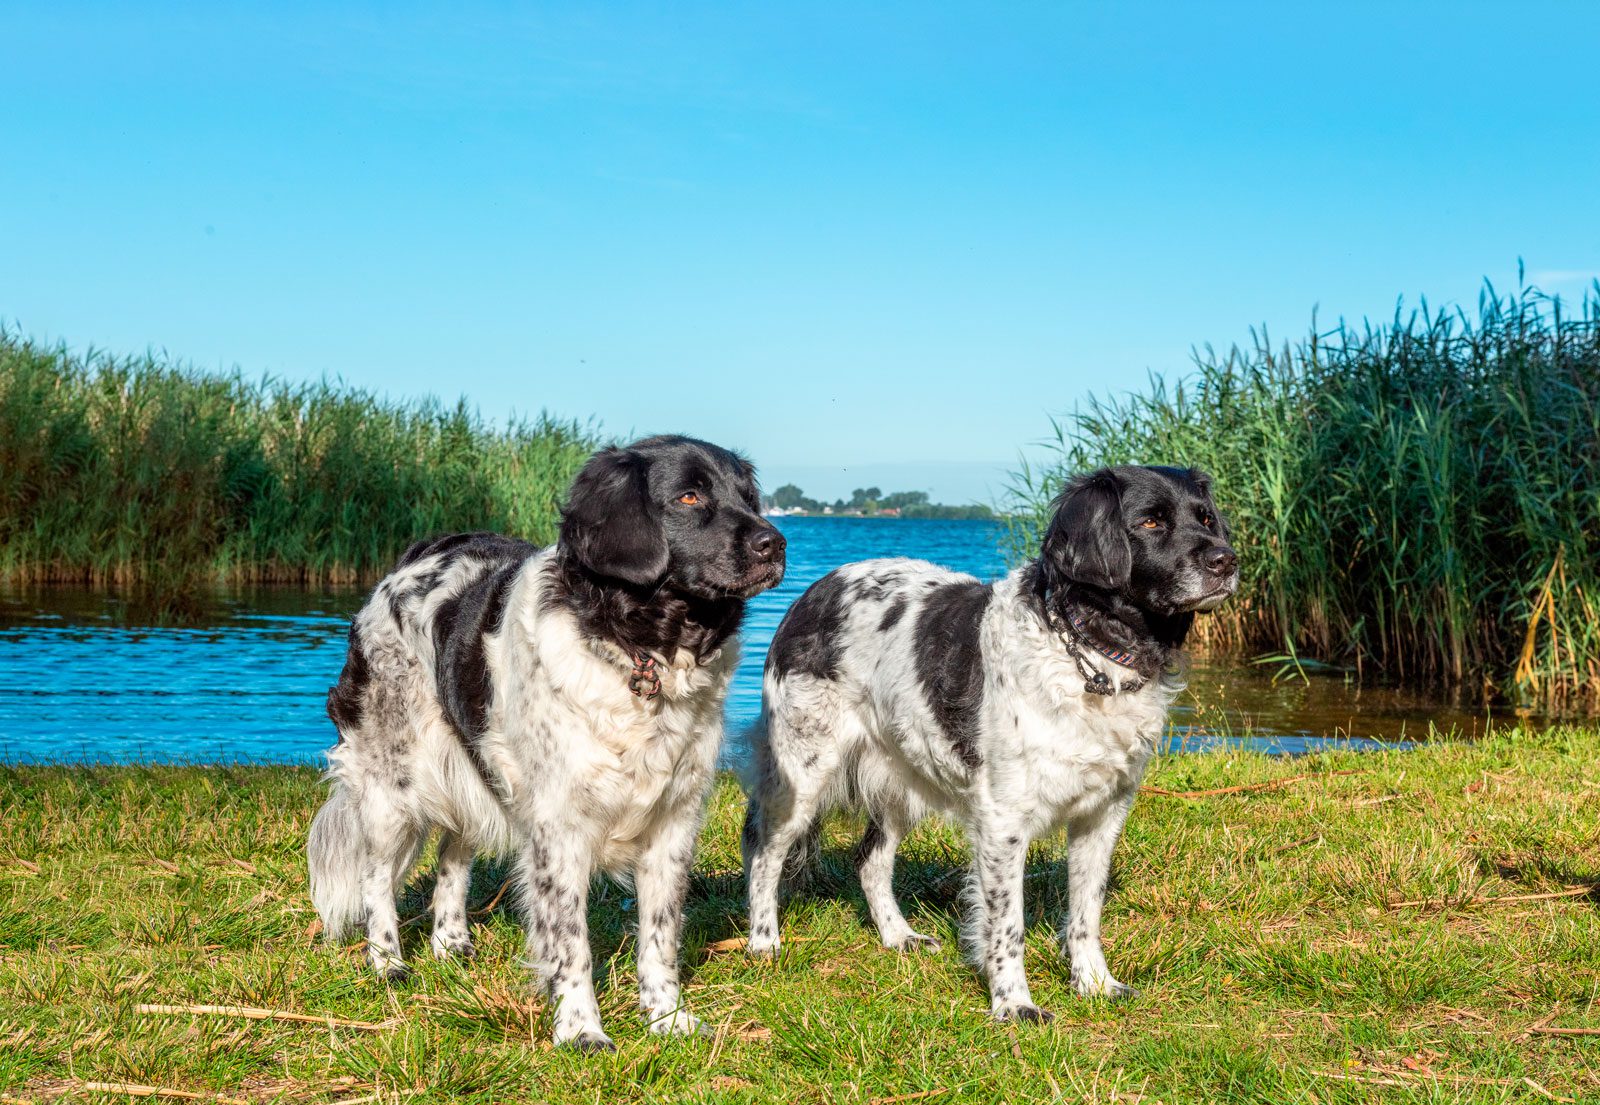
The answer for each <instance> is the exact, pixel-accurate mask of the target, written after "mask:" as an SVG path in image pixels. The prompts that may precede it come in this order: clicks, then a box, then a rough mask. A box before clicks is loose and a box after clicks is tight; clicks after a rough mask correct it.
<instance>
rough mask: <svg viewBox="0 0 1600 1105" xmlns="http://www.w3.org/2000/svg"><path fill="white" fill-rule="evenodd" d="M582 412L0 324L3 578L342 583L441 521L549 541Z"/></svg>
mask: <svg viewBox="0 0 1600 1105" xmlns="http://www.w3.org/2000/svg"><path fill="white" fill-rule="evenodd" d="M596 439H597V434H596V432H595V430H594V428H593V427H592V426H587V425H583V424H579V423H577V422H572V421H563V420H560V419H556V418H553V417H551V416H549V415H546V414H540V415H539V416H538V417H537V418H533V419H531V420H525V421H519V422H513V423H512V424H511V425H509V426H506V427H504V428H497V427H494V426H491V425H489V424H488V423H486V422H485V421H483V420H482V419H481V418H480V417H479V416H478V415H477V414H476V413H475V412H474V411H472V410H471V409H470V408H468V407H467V406H466V405H465V403H458V404H456V405H455V406H446V405H441V404H440V403H438V402H436V401H433V400H427V401H423V402H416V403H396V402H389V401H386V400H383V399H380V398H378V397H376V396H374V395H372V394H371V393H369V392H365V391H360V390H356V389H350V388H344V387H339V386H336V385H333V384H330V383H327V382H325V381H324V382H321V383H314V384H289V383H285V382H281V381H271V380H261V381H255V380H249V379H246V378H245V377H243V376H242V375H240V374H239V373H237V372H236V373H232V374H228V375H220V376H219V375H204V374H198V373H194V372H191V371H187V370H185V369H182V368H179V367H174V366H172V365H170V364H167V363H164V362H162V361H160V360H158V359H156V358H154V357H150V356H146V357H142V358H116V357H112V356H108V355H106V354H104V353H98V352H94V351H90V352H88V353H85V354H83V355H81V356H74V355H71V354H70V353H68V352H67V350H66V349H65V348H55V347H43V346H40V345H38V344H35V343H32V342H30V341H28V340H25V339H24V338H22V337H19V336H16V335H13V334H11V333H8V332H4V331H0V578H4V579H9V580H13V581H39V582H78V583H86V584H94V585H117V586H128V587H132V588H136V589H139V590H140V591H142V592H143V593H145V594H146V595H147V596H149V597H150V598H151V599H152V600H153V601H154V602H156V604H157V605H162V606H171V605H181V603H182V601H183V599H184V597H185V596H188V595H192V594H193V593H194V592H195V591H196V589H198V588H200V587H201V586H203V585H204V584H207V583H213V582H232V583H244V582H302V583H317V582H350V581H357V580H362V579H369V578H372V577H373V576H375V575H377V574H379V573H381V572H382V571H383V570H385V569H386V568H388V567H389V566H390V565H391V564H392V563H393V561H394V558H395V556H396V555H397V554H398V553H399V552H400V551H401V550H403V549H404V548H405V547H406V545H407V544H409V543H410V542H411V541H414V540H416V539H417V538H419V537H422V536H427V535H430V534H434V533H439V532H444V531H449V530H467V529H493V530H500V531H503V532H509V533H515V534H519V535H521V536H524V537H527V538H529V539H530V540H533V541H537V542H548V541H551V540H553V539H554V537H555V531H556V526H557V524H558V520H559V508H560V503H561V499H562V497H563V496H564V494H565V492H566V488H567V485H568V484H569V483H570V482H571V479H572V477H573V475H574V474H575V473H576V472H577V470H578V468H579V467H580V466H581V465H582V463H583V461H584V460H585V459H586V458H587V457H588V455H589V454H590V452H592V451H593V449H594V448H595V445H596Z"/></svg>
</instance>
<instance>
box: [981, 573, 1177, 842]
mask: <svg viewBox="0 0 1600 1105" xmlns="http://www.w3.org/2000/svg"><path fill="white" fill-rule="evenodd" d="M995 592H996V593H995V601H994V605H993V608H992V609H991V611H990V612H989V615H988V617H987V619H986V623H985V626H984V634H985V638H986V639H985V651H986V653H987V654H988V655H989V656H991V657H994V658H995V661H996V662H995V663H993V664H992V665H990V666H989V667H988V668H987V669H986V673H985V675H986V680H987V681H988V683H989V685H988V686H986V687H985V695H984V701H985V709H986V712H987V714H988V718H987V720H988V731H989V733H990V734H991V741H992V742H993V743H992V746H991V747H992V750H993V751H992V755H991V757H990V761H991V763H990V774H991V776H993V777H994V778H995V786H994V791H995V792H996V793H995V795H994V796H995V797H996V798H997V799H1001V798H1003V800H1005V801H1007V802H1014V803H1017V804H1019V808H1023V809H1026V811H1027V815H1028V819H1029V821H1030V822H1031V825H1032V828H1033V830H1034V832H1035V833H1047V832H1050V831H1053V830H1054V829H1056V828H1057V827H1059V826H1060V825H1062V824H1064V823H1065V822H1066V821H1068V820H1070V819H1072V818H1073V817H1076V816H1079V815H1080V814H1081V813H1083V812H1085V811H1087V810H1092V809H1096V808H1098V807H1100V806H1102V805H1104V804H1105V803H1106V802H1107V801H1108V800H1109V799H1110V798H1111V797H1112V796H1113V795H1116V794H1119V793H1122V792H1124V791H1126V790H1128V789H1129V788H1131V787H1133V786H1136V785H1137V784H1138V781H1139V779H1140V778H1141V777H1142V776H1143V774H1144V770H1145V767H1146V766H1147V764H1148V763H1149V761H1150V758H1151V756H1152V755H1154V753H1155V750H1156V746H1157V744H1158V742H1159V741H1160V739H1161V735H1162V732H1163V730H1164V728H1165V724H1166V715H1167V707H1168V705H1170V703H1171V700H1172V698H1173V695H1174V693H1175V692H1174V691H1173V690H1172V689H1171V688H1170V687H1168V686H1166V685H1164V684H1163V683H1162V682H1161V681H1159V680H1157V681H1152V682H1151V683H1148V684H1146V685H1144V686H1142V687H1140V688H1139V689H1138V690H1135V691H1132V692H1127V691H1123V690H1120V689H1119V691H1118V693H1116V694H1110V695H1099V694H1092V693H1090V692H1088V691H1086V690H1085V689H1084V682H1085V679H1084V676H1083V673H1082V671H1080V670H1079V668H1078V666H1077V664H1076V663H1075V662H1074V661H1073V660H1072V658H1071V656H1070V655H1068V654H1067V653H1066V652H1065V651H1064V650H1063V648H1062V646H1061V642H1060V640H1059V638H1056V637H1055V635H1054V634H1052V633H1051V632H1050V630H1049V629H1048V628H1046V627H1045V626H1043V625H1042V624H1041V623H1039V621H1038V620H1037V619H1035V618H1029V617H1026V616H1020V615H1019V612H1018V609H1017V607H1018V604H1019V603H1020V602H1021V601H1022V600H1021V598H1020V597H1019V595H1018V593H1017V580H1016V577H1015V576H1013V577H1012V578H1010V579H1006V580H1002V581H1001V582H1000V583H998V584H997V585H996V588H995ZM1090 662H1091V663H1092V665H1093V669H1097V670H1101V671H1104V672H1105V673H1106V674H1107V676H1109V677H1110V678H1111V680H1112V682H1113V683H1114V684H1116V685H1117V686H1118V687H1119V688H1120V687H1121V686H1122V684H1123V683H1124V681H1125V680H1126V679H1128V678H1130V677H1132V675H1133V673H1132V672H1131V671H1130V670H1129V669H1127V668H1122V667H1120V666H1118V665H1116V664H1113V663H1111V662H1110V661H1109V660H1105V659H1101V658H1099V657H1091V658H1090ZM1093 669H1092V670H1093ZM997 680H999V681H1003V682H1002V683H1001V684H1000V685H995V684H996V681H997Z"/></svg>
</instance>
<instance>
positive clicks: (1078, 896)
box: [1061, 787, 1138, 998]
mask: <svg viewBox="0 0 1600 1105" xmlns="http://www.w3.org/2000/svg"><path fill="white" fill-rule="evenodd" d="M1135 792H1136V790H1135V787H1129V788H1128V790H1127V791H1126V793H1123V794H1120V795H1117V796H1115V797H1114V798H1112V800H1111V801H1110V802H1108V803H1106V805H1104V806H1102V807H1101V808H1100V809H1098V810H1096V811H1095V812H1094V813H1092V814H1089V815H1087V816H1085V817H1082V818H1075V819H1074V820H1072V821H1070V822H1068V824H1067V920H1066V924H1065V925H1063V926H1062V930H1061V950H1062V951H1063V952H1065V953H1066V955H1067V958H1068V961H1069V962H1070V963H1071V964H1072V968H1071V978H1072V985H1073V987H1074V988H1075V989H1076V990H1077V991H1078V993H1079V994H1082V995H1083V996H1085V997H1108V998H1131V997H1135V996H1137V994H1138V991H1137V990H1135V989H1134V988H1133V987H1131V986H1125V985H1123V984H1122V983H1120V982H1118V981H1117V980H1116V979H1114V978H1112V977H1111V968H1110V967H1108V966H1106V955H1105V950H1104V948H1103V947H1102V946H1101V943H1100V911H1101V909H1102V908H1103V907H1104V905H1105V900H1106V882H1107V880H1108V879H1109V878H1110V875H1111V853H1112V851H1113V850H1114V849H1115V848H1116V846H1117V838H1118V837H1120V836H1121V835H1122V823H1123V822H1124V821H1126V820H1127V819H1128V810H1129V808H1130V807H1132V805H1133V797H1134V794H1135Z"/></svg>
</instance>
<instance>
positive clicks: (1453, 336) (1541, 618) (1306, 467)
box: [1008, 283, 1600, 707]
mask: <svg viewBox="0 0 1600 1105" xmlns="http://www.w3.org/2000/svg"><path fill="white" fill-rule="evenodd" d="M1251 339H1252V340H1251V343H1250V344H1249V345H1248V346H1246V347H1243V348H1240V347H1237V346H1236V347H1234V348H1232V349H1229V350H1228V351H1227V352H1226V353H1218V352H1217V351H1216V350H1214V349H1212V348H1210V347H1206V348H1205V349H1203V350H1201V351H1199V352H1197V354H1196V356H1195V360H1194V368H1193V371H1191V372H1189V373H1187V374H1186V375H1184V376H1183V377H1181V378H1179V379H1176V380H1172V381H1169V380H1166V379H1164V378H1162V377H1160V376H1154V377H1152V378H1151V381H1150V386H1149V388H1148V389H1147V390H1146V391H1145V392H1143V393H1140V394H1133V395H1127V396H1122V397H1115V398H1104V397H1096V398H1091V399H1089V400H1088V401H1086V402H1085V403H1084V404H1082V405H1081V406H1079V407H1078V408H1077V409H1076V410H1074V411H1073V412H1072V413H1071V414H1069V415H1066V416H1065V417H1062V418H1060V419H1056V420H1054V421H1053V427H1054V436H1053V439H1052V440H1051V441H1050V442H1049V443H1048V448H1047V460H1046V461H1045V463H1043V464H1035V465H1024V466H1022V467H1021V468H1020V470H1019V471H1017V472H1015V473H1014V474H1013V483H1012V490H1013V492H1014V498H1015V500H1016V506H1017V508H1018V509H1017V513H1016V514H1015V515H1014V517H1013V520H1012V523H1011V528H1010V532H1009V538H1008V539H1009V542H1010V546H1011V551H1012V553H1013V555H1015V556H1017V557H1021V556H1025V555H1030V554H1031V552H1032V550H1033V549H1035V548H1036V547H1037V540H1038V535H1039V533H1040V527H1041V525H1042V523H1043V521H1044V519H1045V518H1046V517H1047V514H1048V509H1049V504H1050V500H1051V498H1052V497H1053V496H1054V494H1055V493H1056V492H1057V491H1058V490H1059V488H1060V485H1061V482H1062V480H1063V479H1064V478H1065V477H1066V476H1067V475H1069V474H1071V473H1074V472H1081V471H1087V470H1090V469H1093V468H1096V467H1099V466H1100V465H1103V464H1121V463H1175V464H1185V465H1194V466H1197V467H1200V468H1204V469H1206V470H1207V471H1209V472H1210V473H1211V474H1212V475H1213V476H1214V477H1215V478H1216V488H1217V495H1218V498H1219V501H1220V503H1221V505H1222V507H1223V510H1224V512H1225V513H1226V514H1227V515H1228V516H1229V518H1230V520H1231V523H1232V526H1233V529H1234V535H1235V542H1236V544H1237V545H1238V547H1239V551H1240V556H1241V563H1242V571H1243V579H1242V586H1241V592H1240V595H1239V596H1238V598H1237V599H1236V600H1235V601H1234V602H1232V603H1230V604H1228V605H1227V606H1225V607H1223V608H1222V610H1221V611H1220V612H1219V613H1218V614H1217V615H1215V616H1213V617H1210V618H1206V619H1202V621H1201V632H1202V636H1203V639H1205V640H1206V641H1208V642H1209V643H1210V644H1211V645H1213V646H1215V647H1218V648H1221V649H1224V650H1233V651H1236V652H1238V651H1242V652H1252V651H1254V652H1262V651H1273V652H1279V653H1284V654H1287V655H1290V656H1298V657H1315V658H1319V659H1322V660H1326V661H1330V662H1334V663H1340V664H1347V665H1350V666H1352V667H1354V668H1355V669H1357V671H1358V672H1360V673H1364V674H1376V675H1381V676H1383V677H1387V678H1394V679H1398V680H1402V681H1408V682H1414V683H1418V684H1424V685H1432V686H1436V687H1441V688H1454V689H1456V690H1457V691H1459V692H1461V693H1463V694H1466V695H1469V696H1471V697H1475V698H1481V699H1484V700H1488V699H1497V698H1498V699H1511V700H1515V701H1520V702H1525V703H1535V702H1537V703H1539V704H1542V705H1546V706H1551V705H1560V704H1562V703H1564V702H1573V704H1576V702H1575V700H1578V699H1581V700H1584V701H1586V702H1587V704H1588V705H1589V706H1591V707H1593V706H1595V705H1600V283H1597V284H1596V285H1595V286H1594V288H1592V289H1591V290H1589V291H1588V292H1587V293H1586V294H1585V295H1584V297H1583V301H1582V304H1581V306H1580V308H1579V310H1578V312H1577V313H1576V314H1575V315H1574V314H1572V313H1571V312H1569V311H1565V310H1564V309H1563V306H1562V304H1561V303H1560V302H1559V301H1558V300H1556V299H1554V298H1551V297H1549V296H1546V295H1544V294H1542V293H1541V292H1539V291H1538V290H1537V289H1530V288H1524V289H1522V290H1520V291H1519V292H1518V293H1517V294H1515V295H1511V296H1501V295H1499V294H1497V293H1496V292H1495V291H1494V289H1493V288H1492V287H1490V286H1488V285H1487V284H1486V285H1485V288H1484V291H1483V292H1482V294H1481V295H1480V296H1479V301H1478V307H1477V313H1476V315H1475V316H1472V315H1469V314H1468V313H1467V312H1464V311H1454V312H1447V311H1433V310H1430V309H1429V308H1428V306H1427V304H1426V303H1424V304H1422V306H1421V307H1419V308H1418V309H1416V310H1414V311H1410V312H1402V311H1401V310H1399V309H1397V310H1396V313H1395V316H1394V318H1393V319H1392V320H1390V321H1389V322H1388V323H1386V324H1383V325H1374V324H1370V323H1365V324H1363V325H1361V326H1360V327H1355V326H1349V325H1346V324H1344V323H1343V322H1341V323H1340V324H1339V325H1338V326H1337V327H1335V328H1334V329H1333V330H1331V331H1328V332H1319V331H1318V330H1317V329H1316V325H1315V321H1313V328H1312V331H1311V333H1310V335H1309V336H1308V337H1306V338H1304V339H1302V340H1301V341H1298V342H1294V343H1283V344H1276V345H1275V344H1274V343H1272V342H1271V341H1270V340H1268V338H1267V336H1266V334H1265V333H1256V332H1252V335H1251Z"/></svg>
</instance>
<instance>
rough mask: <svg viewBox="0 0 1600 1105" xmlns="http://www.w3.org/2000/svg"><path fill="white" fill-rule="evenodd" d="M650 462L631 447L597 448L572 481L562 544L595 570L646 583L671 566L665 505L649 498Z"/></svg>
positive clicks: (563, 523) (563, 524)
mask: <svg viewBox="0 0 1600 1105" xmlns="http://www.w3.org/2000/svg"><path fill="white" fill-rule="evenodd" d="M649 465H650V462H649V461H648V460H646V459H645V458H644V457H642V456H640V455H639V454H638V453H635V452H631V451H630V450H627V449H616V448H612V449H603V450H601V451H600V452H598V453H596V454H595V455H594V457H593V458H592V459H591V460H590V461H589V463H588V464H586V465H584V466H583V471H582V472H579V473H578V478H577V479H576V480H573V481H572V491H571V492H570V493H569V494H568V496H567V506H566V509H565V510H563V511H562V512H561V547H562V548H563V549H564V550H566V551H567V552H569V553H570V554H571V555H572V556H574V557H576V558H577V560H578V562H579V563H580V564H582V565H583V566H584V567H586V568H588V569H589V570H590V571H591V572H594V573H595V574H596V575H602V576H609V577H610V578H612V579H620V580H623V581H625V582H627V583H636V584H646V583H654V582H655V581H656V580H658V579H660V578H661V576H662V574H663V573H664V572H666V570H667V559H668V552H667V537H666V534H665V533H663V532H662V529H661V509H660V507H658V506H657V505H656V504H655V502H654V501H652V500H651V498H650V484H649Z"/></svg>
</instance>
